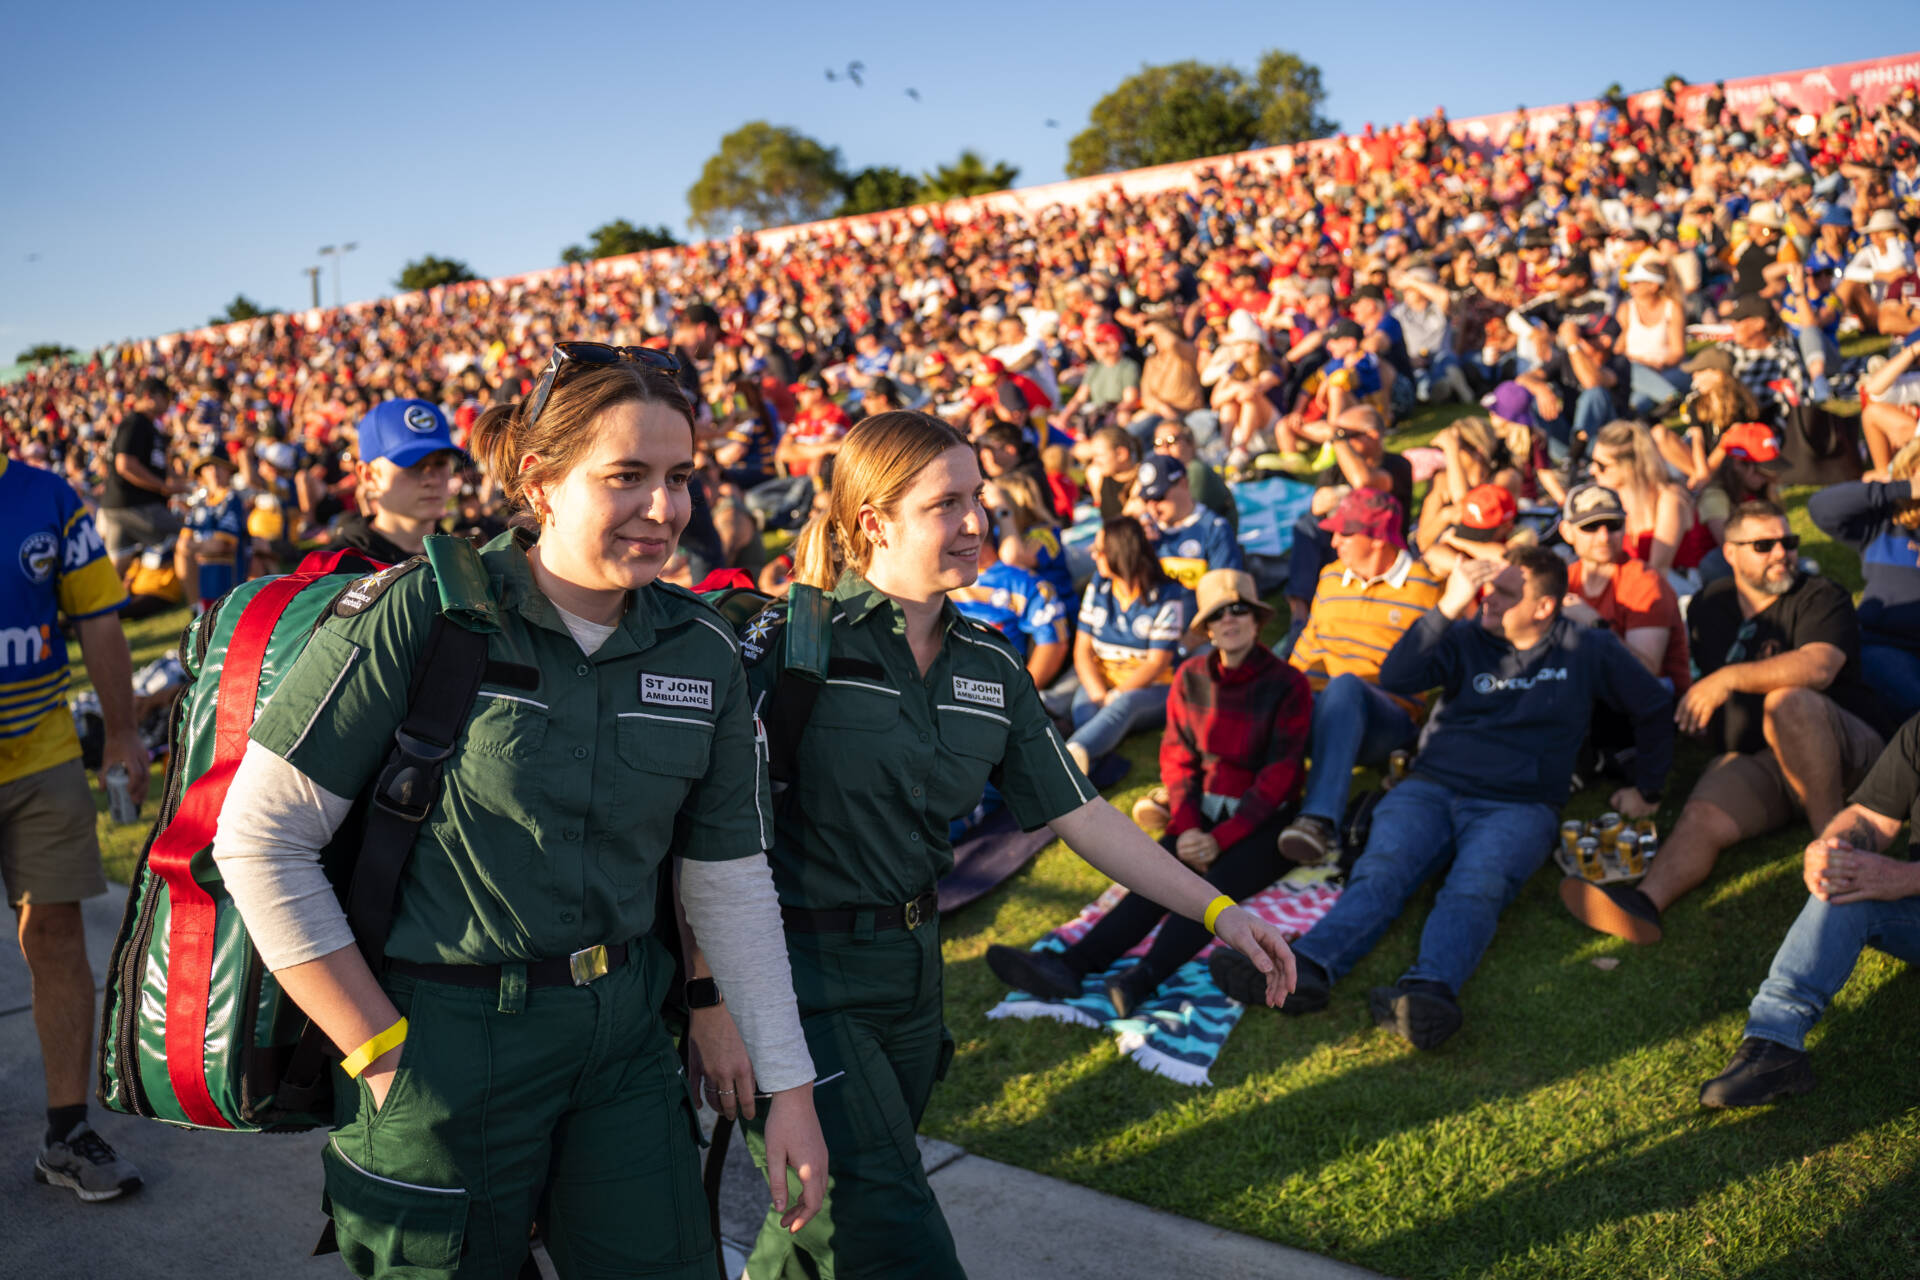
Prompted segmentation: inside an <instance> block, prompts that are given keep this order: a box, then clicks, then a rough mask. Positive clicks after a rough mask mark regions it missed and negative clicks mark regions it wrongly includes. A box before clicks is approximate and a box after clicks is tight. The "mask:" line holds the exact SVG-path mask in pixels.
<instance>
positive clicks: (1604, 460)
mask: <svg viewBox="0 0 1920 1280" xmlns="http://www.w3.org/2000/svg"><path fill="white" fill-rule="evenodd" d="M1592 458H1593V478H1594V480H1595V481H1596V482H1597V483H1599V484H1603V485H1605V486H1606V487H1607V488H1609V489H1611V490H1613V491H1614V492H1615V493H1616V494H1618V495H1619V497H1620V505H1621V506H1622V507H1623V508H1625V510H1626V513H1627V515H1626V519H1627V537H1626V548H1627V554H1628V555H1629V556H1632V557H1633V558H1634V559H1635V560H1641V561H1644V562H1645V563H1646V565H1647V567H1648V568H1650V569H1653V570H1655V571H1657V572H1660V573H1666V572H1668V571H1669V570H1674V571H1677V572H1680V573H1685V572H1686V571H1687V570H1690V569H1693V568H1694V567H1696V566H1697V565H1699V563H1700V560H1701V558H1702V557H1703V556H1705V555H1706V554H1707V553H1708V552H1709V551H1711V550H1713V545H1714V540H1713V531H1712V530H1710V529H1708V528H1707V527H1706V526H1704V525H1702V524H1701V523H1700V519H1699V517H1698V516H1697V515H1696V514H1695V513H1694V509H1693V500H1692V499H1691V498H1689V497H1688V496H1687V490H1686V486H1684V485H1682V484H1679V483H1677V482H1676V481H1673V480H1670V479H1668V473H1667V464H1666V463H1665V462H1664V461H1662V460H1661V457H1660V448H1659V446H1658V445H1656V444H1654V442H1653V436H1652V435H1651V434H1649V433H1648V431H1647V429H1646V428H1645V427H1644V426H1642V425H1641V424H1639V423H1637V422H1610V423H1608V424H1607V425H1606V426H1604V427H1602V428H1601V429H1600V434H1598V435H1597V436H1595V437H1594V438H1593V455H1592ZM1689 594H1691V591H1689Z"/></svg>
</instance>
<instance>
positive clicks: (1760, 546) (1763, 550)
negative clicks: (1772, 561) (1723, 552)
mask: <svg viewBox="0 0 1920 1280" xmlns="http://www.w3.org/2000/svg"><path fill="white" fill-rule="evenodd" d="M1727 545H1728V546H1730V547H1752V548H1753V549H1754V550H1755V551H1758V552H1759V553H1760V554H1761V555H1763V556H1770V555H1772V554H1773V549H1774V548H1775V547H1776V546H1780V547H1785V548H1786V549H1787V550H1788V551H1798V550H1799V549H1800V535H1799V534H1797V533H1790V534H1788V535H1787V536H1786V537H1784V538H1753V539H1750V540H1749V541H1746V542H1741V541H1738V540H1736V539H1733V538H1729V539H1727Z"/></svg>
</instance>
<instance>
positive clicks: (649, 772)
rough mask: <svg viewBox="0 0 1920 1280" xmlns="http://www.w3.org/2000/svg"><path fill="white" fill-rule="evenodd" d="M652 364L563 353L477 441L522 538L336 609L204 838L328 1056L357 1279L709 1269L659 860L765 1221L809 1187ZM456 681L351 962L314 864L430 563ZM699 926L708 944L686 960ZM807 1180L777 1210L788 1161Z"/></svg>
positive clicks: (663, 400)
mask: <svg viewBox="0 0 1920 1280" xmlns="http://www.w3.org/2000/svg"><path fill="white" fill-rule="evenodd" d="M666 361H667V358H665V357H662V356H660V355H659V354H658V353H655V352H645V351H639V350H635V349H627V348H620V349H616V348H612V347H605V346H601V345H599V344H595V343H565V344H562V345H561V346H559V347H556V348H555V351H554V356H553V359H552V361H551V362H550V363H549V365H548V370H547V375H546V377H545V378H543V380H542V381H541V383H540V385H539V387H538V388H537V389H536V391H535V392H534V394H533V395H532V396H531V397H530V398H529V399H528V400H526V401H525V402H522V403H520V404H517V405H512V406H500V407H497V408H495V409H492V410H489V411H488V413H487V415H486V416H484V417H483V418H482V419H481V421H480V423H479V424H478V425H477V427H476V429H475V434H474V441H473V443H474V452H475V454H476V455H477V456H479V457H481V458H482V459H483V461H484V463H485V465H486V466H487V468H488V470H489V471H490V473H491V474H492V476H493V478H494V480H495V481H496V482H497V483H499V484H501V485H502V486H504V488H505V489H506V491H507V493H508V495H509V496H510V498H511V499H512V500H513V501H514V502H515V504H516V505H517V506H520V507H523V508H525V509H526V510H527V511H529V512H530V513H531V520H530V521H527V522H526V523H527V524H528V525H529V526H530V527H528V528H522V529H518V530H515V531H514V532H512V533H509V534H506V535H503V536H501V537H500V538H498V539H496V540H494V541H493V542H492V543H490V544H489V545H488V546H487V547H486V548H485V549H484V550H482V551H481V552H480V553H479V554H478V556H477V557H472V556H469V557H468V558H467V559H466V560H465V561H464V562H462V561H461V559H460V557H458V556H454V557H452V558H451V559H450V561H449V562H448V563H444V564H443V563H440V562H439V561H437V560H436V562H435V564H434V565H433V566H432V567H431V568H429V567H425V563H424V562H422V561H409V562H408V563H407V564H406V565H403V566H396V567H395V568H393V569H389V570H387V571H385V572H383V573H381V574H379V575H376V576H375V577H373V578H371V579H366V580H363V581H362V582H361V583H359V584H357V585H356V588H355V589H354V590H351V591H349V592H347V593H345V594H344V595H343V596H342V599H341V603H340V604H339V605H337V606H336V609H335V615H334V616H333V617H331V618H329V619H328V621H327V622H326V623H325V625H323V626H322V627H321V628H320V629H319V630H318V631H317V632H316V633H315V634H314V636H313V638H312V640H311V641H310V642H309V643H308V645H307V647H306V649H305V650H304V652H303V653H302V654H301V656H300V658H299V659H298V661H297V662H296V664H295V665H294V667H293V668H292V670H290V671H289V672H288V674H287V676H286V678H285V680H284V682H282V683H281V685H280V686H279V688H278V689H277V690H276V692H275V693H274V695H273V698H272V700H271V702H270V704H269V705H268V706H267V707H266V708H264V709H263V710H262V712H261V714H260V716H259V718H258V720H257V721H256V723H255V724H254V727H253V730H252V741H251V742H250V743H249V744H248V747H247V752H246V755H245V757H244V759H243V761H242V763H241V765H240V768H239V771H238V772H237V774H236V776H235V778H234V782H233V786H232V790H231V792H230V793H229V796H228V799H227V802H226V805H225V807H224V810H223V812H222V814H221V820H220V827H219V833H218V836H217V837H216V840H215V854H214V856H215V858H216V860H217V861H218V862H219V865H220V868H221V871H222V873H223V874H224V876H225V878H226V882H227V885H228V887H229V889H230V890H231V892H232V894H233V898H234V901H235V903H236V905H237V906H238V907H239V909H240V913H241V915H242V917H243V919H244V920H245V922H246V924H247V928H248V931H249V932H250V933H251V934H252V935H253V937H254V939H255V941H256V943H257V945H258V947H259V950H260V952H261V955H262V957H263V959H264V961H265V963H266V964H267V965H268V967H270V968H271V969H272V970H273V972H274V974H275V976H276V977H277V978H278V979H279V981H280V983H281V985H282V986H283V987H284V988H285V989H286V991H287V993H288V994H289V995H290V996H291V997H292V998H293V999H294V1000H295V1001H296V1002H298V1003H299V1005H300V1007H301V1008H302V1009H304V1010H305V1011H306V1012H307V1013H308V1014H309V1016H311V1017H312V1018H313V1019H314V1021H315V1022H316V1023H317V1024H318V1025H319V1026H320V1028H321V1029H322V1030H323V1031H325V1032H326V1034H327V1035H328V1037H329V1038H331V1039H332V1041H333V1042H334V1043H335V1044H336V1045H338V1046H339V1048H340V1050H341V1052H342V1053H343V1054H345V1055H346V1060H345V1062H343V1063H342V1072H343V1074H342V1075H341V1076H340V1077H338V1078H337V1080H336V1083H337V1086H338V1087H337V1089H336V1096H337V1097H338V1098H339V1099H340V1106H339V1114H338V1116H337V1120H338V1127H337V1128H336V1129H335V1130H334V1131H333V1133H332V1135H331V1136H330V1138H329V1141H328V1143H327V1146H326V1148H325V1149H324V1151H323V1161H324V1164H325V1173H326V1193H327V1208H328V1212H329V1214H330V1215H331V1217H332V1219H333V1223H334V1230H335V1234H336V1236H337V1239H338V1243H339V1246H340V1250H341V1252H342V1254H343V1255H344V1256H345V1259H346V1261H347V1264H348V1266H349V1268H350V1269H351V1270H353V1271H354V1273H355V1274H357V1275H361V1276H378V1275H405V1276H408V1277H453V1276H458V1277H498V1278H500V1280H509V1278H511V1277H514V1276H515V1275H517V1274H518V1273H519V1269H520V1267H521V1265H522V1263H523V1262H524V1260H525V1258H526V1254H527V1241H528V1233H529V1228H530V1226H531V1224H532V1223H533V1222H534V1221H535V1220H536V1218H537V1219H538V1221H540V1222H541V1223H543V1224H544V1226H545V1230H546V1239H547V1243H548V1249H549V1252H550V1254H551V1256H552V1258H553V1260H554V1263H555V1265H556V1266H557V1268H558V1270H559V1272H560V1274H561V1275H562V1276H566V1277H601V1276H605V1277H613V1276H637V1275H649V1276H655V1275H657V1276H684V1277H688V1278H690V1280H691V1278H692V1277H699V1280H708V1277H710V1276H711V1274H712V1271H713V1267H714V1254H713V1251H714V1248H715V1242H714V1241H713V1239H712V1238H711V1233H710V1231H709V1228H708V1216H707V1211H706V1208H705V1203H704V1200H703V1198H702V1196H701V1189H700V1183H699V1176H698V1174H699V1168H698V1133H697V1131H696V1129H695V1122H694V1117H693V1107H692V1104H691V1101H690V1098H689V1095H688V1092H687V1089H686V1085H685V1082H684V1080H683V1078H682V1076H681V1074H680V1071H679V1067H678V1064H677V1060H676V1057H675V1054H674V1051H673V1046H672V1044H671V1042H670V1040H669V1038H668V1036H667V1033H666V1031H665V1030H664V1029H663V1028H662V1026H661V1022H660V1018H659V1014H658V1011H659V1009H660V1007H661V1004H662V1000H663V997H664V995H665V994H666V992H665V988H666V984H667V982H668V980H669V976H670V974H671V972H672V967H671V964H670V962H669V961H668V959H667V957H666V955H665V952H664V950H663V949H662V948H661V947H660V946H659V944H658V943H657V942H655V941H654V940H653V937H652V934H651V929H652V926H653V923H654V917H655V915H656V913H657V912H660V911H665V910H671V904H670V903H662V902H659V901H656V897H655V886H656V885H657V884H658V883H659V876H658V871H659V868H660V867H661V864H662V862H663V860H664V859H666V858H667V857H668V856H670V855H673V856H678V857H679V858H680V859H682V862H681V866H680V877H681V886H682V890H681V891H682V896H683V899H684V901H685V903H686V908H687V916H688V918H689V919H690V920H691V922H692V923H693V925H694V926H695V927H696V928H698V929H699V930H700V935H701V937H702V939H703V940H704V941H705V942H706V943H707V946H706V959H707V961H708V963H710V965H711V968H712V972H713V974H714V976H715V978H716V979H717V980H718V985H719V990H720V992H721V994H722V995H723V997H724V999H725V1001H726V1003H727V1005H728V1006H729V1007H730V1009H731V1011H732V1013H733V1020H734V1021H735V1022H736V1023H738V1024H739V1029H740V1033H741V1035H742V1037H743V1038H744V1040H745V1044H746V1049H747V1052H748V1053H749V1054H751V1056H752V1061H753V1067H754V1070H755V1072H756V1074H757V1075H758V1076H759V1078H761V1079H762V1080H763V1081H764V1082H765V1087H766V1088H767V1089H768V1091H770V1092H771V1093H772V1095H773V1098H772V1105H771V1107H770V1108H769V1109H768V1111H766V1112H763V1113H762V1118H763V1120H764V1121H765V1126H766V1132H767V1135H768V1136H767V1145H768V1147H769V1148H770V1149H771V1150H772V1155H771V1156H770V1160H769V1163H770V1165H771V1167H772V1168H774V1169H775V1170H777V1171H779V1173H780V1176H779V1177H778V1178H777V1179H776V1180H775V1185H774V1191H775V1198H776V1202H777V1203H778V1204H780V1205H781V1207H782V1208H783V1210H784V1211H785V1220H786V1221H787V1223H788V1224H789V1226H797V1225H799V1224H801V1223H803V1222H804V1221H806V1219H807V1218H808V1216H809V1215H810V1214H811V1213H812V1212H813V1211H814V1210H815V1209H817V1207H818V1205H819V1202H820V1198H821V1196H822V1195H823V1194H824V1182H825V1148H824V1143H823V1141H822V1139H821V1136H820V1131H819V1127H818V1122H817V1120H816V1119H815V1116H814V1113H813V1106H812V1100H811V1093H812V1081H813V1078H814V1070H813V1066H812V1063H811V1061H810V1060H809V1058H808V1055H807V1053H806V1048H805V1042H804V1038H803V1037H802V1035H801V1031H800V1026H799V1022H798V1018H797V1016H796V1013H795V1010H794V1003H793V995H792V986H791V979H790V977H789V973H788V967H787V961H786V958H785V956H784V955H783V954H781V953H780V949H779V947H778V945H777V943H775V944H774V945H769V942H768V940H769V939H776V938H777V937H778V934H777V933H775V932H774V930H775V929H776V927H777V923H778V916H777V912H778V906H777V902H776V900H775V897H774V891H773V885H772V880H771V876H770V874H769V872H768V869H767V864H766V859H765V856H764V853H763V849H764V848H765V841H766V839H767V838H768V835H769V828H768V820H769V818H768V813H767V808H766V804H765V796H766V794H767V782H766V776H765V771H764V768H763V766H762V764H761V760H760V754H759V750H758V746H757V743H756V731H755V724H754V719H753V715H752V713H751V711H750V710H749V709H748V701H747V688H746V683H745V675H744V673H743V672H742V670H741V667H740V662H739V658H738V653H737V648H736V644H735V641H734V637H733V633H732V631H731V630H730V629H729V628H728V627H727V626H726V625H725V624H724V623H723V622H722V621H721V620H720V619H719V617H718V615H716V614H714V613H713V612H712V611H711V610H710V609H708V608H707V607H706V606H705V605H704V604H702V603H701V602H700V601H699V600H698V599H697V598H695V597H694V596H692V595H690V594H689V593H687V592H684V591H681V590H679V589H678V588H674V587H670V586H668V585H666V584H664V583H660V582H656V581H655V577H656V575H657V574H658V573H659V570H660V566H661V565H662V564H664V563H665V562H666V560H667V558H668V556H670V555H671V554H672V552H673V550H674V545H675V542H676V540H677V539H678V537H679V535H680V532H681V530H682V529H683V528H684V526H685V525H686V522H687V518H688V510H689V505H688V495H687V477H688V476H689V475H690V474H691V472H692V470H693V430H692V424H693V419H692V414H691V412H690V411H689V409H688V406H687V402H686V400H685V398H684V396H683V395H682V394H681V392H680V391H679V389H678V387H677V386H676V385H675V383H674V380H673V378H672V376H671V370H672V365H671V364H670V363H667V362H666ZM462 572H465V573H466V574H467V575H469V576H470V579H471V580H470V581H466V582H455V583H454V584H453V585H454V586H455V588H456V589H457V592H458V593H460V594H464V595H466V596H467V598H468V599H469V600H471V601H472V602H473V605H474V607H473V609H472V610H470V611H469V613H468V614H467V615H466V620H467V621H468V622H469V623H471V624H472V628H473V629H480V630H483V631H485V632H488V633H489V634H488V635H487V670H486V679H485V681H484V682H483V683H482V685H481V687H480V692H479V696H478V697H477V698H476V699H475V700H474V705H473V708H472V711H471V713H470V716H469V719H468V720H467V722H466V725H465V728H464V730H463V731H462V733H461V736H460V739H459V740H458V742H457V743H456V745H455V750H454V754H453V755H452V757H451V759H449V760H448V762H447V764H446V766H445V771H444V777H443V782H442V787H441V791H440V794H439V797H438V799H437V801H436V802H435V804H434V806H433V808H432V810H431V812H430V814H429V816H428V817H427V819H426V820H425V822H424V823H423V824H422V827H421V834H420V837H419V840H418V842H417V844H416V845H415V846H414V849H413V851H412V855H411V857H410V858H409V860H408V862H407V866H406V870H405V873H404V877H403V879H402V882H401V887H400V893H399V899H398V903H397V906H396V909H395V913H394V920H393V926H392V931H391V933H390V935H389V937H388V939H387V940H386V963H385V965H384V966H383V968H382V971H381V972H379V973H375V972H372V971H370V970H369V968H368V965H367V963H366V961H365V960H363V959H362V957H361V953H360V951H359V950H358V949H357V948H356V946H355V945H354V939H353V936H352V934H351V932H350V931H349V929H348V928H347V923H346V920H345V918H344V917H343V916H342V914H341V912H340V908H339V906H338V904H337V902H336V900H335V898H334V895H333V892H332V889H331V887H330V886H329V884H328V882H327V880H326V877H325V875H324V874H323V873H322V871H321V868H320V866H319V863H318V861H317V851H318V850H319V849H320V848H322V847H323V846H324V845H325V844H326V843H327V841H328V840H329V839H330V838H331V836H332V834H333V832H334V830H335V829H336V828H337V827H338V825H339V824H340V822H341V821H342V820H343V819H344V818H345V817H346V815H347V813H348V810H349V809H350V808H351V806H352V803H353V798H354V797H355V796H357V795H359V794H361V793H362V792H363V791H364V790H365V789H366V787H367V785H368V784H369V782H370V781H371V780H372V779H373V777H374V775H375V773H376V771H377V770H378V769H379V768H380V766H381V763H382V761H383V759H384V758H385V756H386V754H387V752H388V750H389V746H390V743H391V741H392V738H393V733H394V730H395V728H396V727H397V726H398V725H399V724H400V722H401V719H402V716H403V715H404V712H405V709H406V704H407V695H408V688H409V683H410V681H411V679H412V676H413V671H414V667H415V663H416V659H417V657H418V655H419V654H420V652H421V650H422V646H423V644H424V642H425V639H426V635H427V632H428V629H429V627H430V626H431V625H432V623H433V620H434V615H435V613H436V612H437V611H438V608H439V601H440V599H441V596H442V594H443V593H442V590H441V587H442V586H444V584H443V583H442V584H437V583H436V582H435V578H436V576H439V577H442V578H447V577H452V576H457V575H459V574H460V573H462ZM716 936H720V937H724V939H725V941H723V942H721V943H720V944H719V945H718V946H716V945H715V938H716ZM788 1169H791V1170H792V1171H793V1172H794V1173H795V1174H796V1175H797V1176H798V1178H799V1180H800V1184H801V1186H802V1187H803V1190H802V1191H801V1192H800V1193H799V1194H797V1195H794V1196H793V1198H792V1200H791V1202H789V1199H788V1178H787V1176H786V1173H787V1170H788Z"/></svg>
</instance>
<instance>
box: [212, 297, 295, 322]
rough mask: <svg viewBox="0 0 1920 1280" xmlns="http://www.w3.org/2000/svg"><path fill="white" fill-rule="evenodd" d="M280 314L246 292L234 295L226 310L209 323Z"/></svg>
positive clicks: (255, 318) (253, 318) (254, 318)
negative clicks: (256, 300)
mask: <svg viewBox="0 0 1920 1280" xmlns="http://www.w3.org/2000/svg"><path fill="white" fill-rule="evenodd" d="M277 314H279V313H278V312H276V311H275V310H274V309H273V308H271V307H263V306H261V305H260V304H259V303H257V302H255V301H254V300H253V299H252V298H249V297H248V296H247V295H246V294H244V293H236V294H234V295H233V301H232V302H229V303H228V304H227V309H226V311H224V312H222V313H221V314H220V315H217V316H214V317H213V318H212V319H211V320H209V321H207V323H208V324H232V323H234V322H235V321H237V320H258V319H259V318H260V317H261V316H271V315H277Z"/></svg>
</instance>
